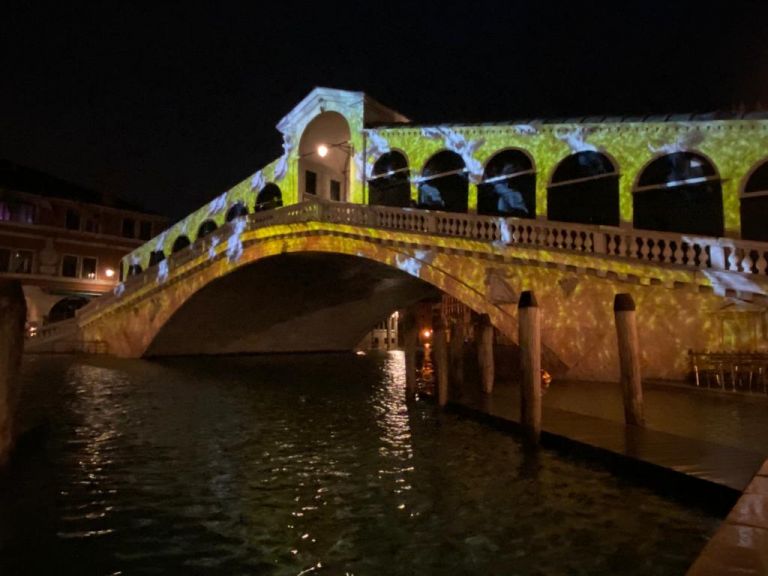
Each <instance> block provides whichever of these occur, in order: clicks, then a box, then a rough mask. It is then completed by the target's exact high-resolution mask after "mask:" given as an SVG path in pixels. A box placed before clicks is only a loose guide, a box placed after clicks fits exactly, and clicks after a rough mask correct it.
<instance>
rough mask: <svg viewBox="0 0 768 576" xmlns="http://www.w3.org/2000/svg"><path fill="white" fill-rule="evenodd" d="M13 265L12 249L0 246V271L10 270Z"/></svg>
mask: <svg viewBox="0 0 768 576" xmlns="http://www.w3.org/2000/svg"><path fill="white" fill-rule="evenodd" d="M10 266H11V251H10V250H8V248H0V272H8V270H9V268H10Z"/></svg>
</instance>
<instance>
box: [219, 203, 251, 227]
mask: <svg viewBox="0 0 768 576" xmlns="http://www.w3.org/2000/svg"><path fill="white" fill-rule="evenodd" d="M246 214H248V208H246V207H245V204H243V203H242V202H236V203H235V204H233V205H232V208H230V209H229V210H228V211H227V215H226V217H225V218H224V219H225V220H226V221H227V222H232V220H234V219H235V218H240V216H245V215H246Z"/></svg>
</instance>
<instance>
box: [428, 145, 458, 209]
mask: <svg viewBox="0 0 768 576" xmlns="http://www.w3.org/2000/svg"><path fill="white" fill-rule="evenodd" d="M468 199H469V181H468V180H467V175H466V167H465V166H464V160H462V159H461V156H459V155H458V154H456V153H455V152H449V151H448V150H443V151H442V152H438V153H437V154H435V155H434V156H433V157H432V158H430V160H429V161H428V162H427V164H426V166H424V171H423V173H422V180H421V183H420V184H419V207H420V208H425V209H427V210H445V211H446V212H466V211H467V205H468Z"/></svg>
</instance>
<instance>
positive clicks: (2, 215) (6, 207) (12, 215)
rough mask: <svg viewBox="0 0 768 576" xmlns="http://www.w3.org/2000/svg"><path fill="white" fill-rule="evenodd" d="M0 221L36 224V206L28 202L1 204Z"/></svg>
mask: <svg viewBox="0 0 768 576" xmlns="http://www.w3.org/2000/svg"><path fill="white" fill-rule="evenodd" d="M0 220H5V221H10V222H21V223H22V224H34V222H35V206H34V204H29V203H27V202H0Z"/></svg>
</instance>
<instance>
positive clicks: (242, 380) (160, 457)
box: [0, 353, 717, 576]
mask: <svg viewBox="0 0 768 576" xmlns="http://www.w3.org/2000/svg"><path fill="white" fill-rule="evenodd" d="M402 368H403V366H402V355H401V354H400V353H391V354H390V355H388V356H382V357H372V356H368V357H358V356H346V355H343V356H300V357H299V356H295V357H294V356H282V357H276V358H222V359H199V360H191V359H178V360H173V361H162V362H144V361H118V360H109V359H100V358H98V359H92V360H86V359H75V358H72V357H55V358H51V357H48V358H42V357H41V358H34V357H32V358H28V359H25V365H24V377H25V383H26V389H25V397H24V401H25V408H24V418H25V422H27V423H33V422H37V421H39V420H40V418H47V421H48V422H49V426H48V428H47V431H43V432H41V433H39V434H37V435H36V438H35V441H34V443H33V445H32V446H30V447H28V448H27V449H26V450H25V455H24V456H23V458H22V459H21V460H20V461H19V462H18V463H17V465H16V466H15V468H14V469H13V470H12V471H11V474H10V477H8V478H7V479H6V480H5V481H4V484H3V486H2V495H0V574H2V575H3V576H6V575H10V574H17V573H19V574H21V573H31V574H38V573H40V574H83V575H85V574H118V573H120V574H196V573H205V574H294V575H296V574H313V575H314V574H334V575H335V574H340V575H344V574H355V575H368V574H373V575H379V574H382V575H396V574H445V575H451V574H503V575H515V574H517V575H528V574H541V575H559V574H567V575H577V574H589V575H599V574H625V575H626V574H683V573H684V572H685V569H686V567H687V566H688V565H689V564H690V562H691V561H692V560H693V558H694V557H695V556H696V554H697V553H698V551H699V550H700V549H701V548H702V546H703V544H704V543H705V541H706V538H707V537H708V536H709V535H711V533H712V532H713V531H714V529H715V528H716V526H717V520H716V519H714V518H712V517H709V516H707V515H705V514H704V513H702V512H700V511H696V510H691V509H686V508H684V507H682V506H680V505H679V504H677V503H675V502H672V501H669V500H665V499H663V498H661V497H659V496H657V495H655V494H653V493H651V492H650V491H648V490H645V489H643V488H640V487H638V486H636V485H633V484H631V483H629V482H627V481H622V480H620V479H617V478H616V477H614V476H612V475H610V474H609V473H607V472H605V471H602V470H600V469H598V468H594V467H593V468H590V467H588V466H586V465H583V464H580V463H579V462H576V461H570V460H567V459H564V458H562V457H560V456H558V455H555V454H553V453H550V452H542V453H540V454H539V455H538V456H536V457H532V456H525V455H524V453H523V451H522V450H521V448H520V446H519V444H518V442H517V440H516V439H515V438H513V437H510V436H507V435H504V434H502V433H499V432H496V431H493V430H490V429H488V428H485V427H484V426H482V425H480V424H477V423H474V422H471V421H467V420H463V419H460V418H458V417H453V416H437V415H436V413H435V410H434V407H433V406H431V405H429V404H417V405H415V406H409V407H406V405H405V403H404V402H403V400H402V386H403V383H402V378H403V377H402Z"/></svg>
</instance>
